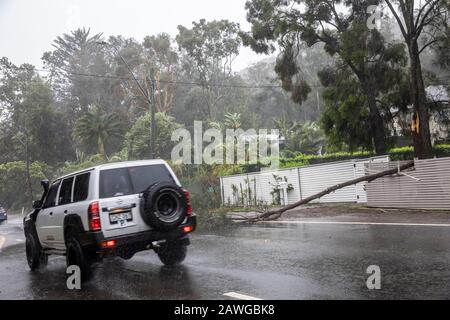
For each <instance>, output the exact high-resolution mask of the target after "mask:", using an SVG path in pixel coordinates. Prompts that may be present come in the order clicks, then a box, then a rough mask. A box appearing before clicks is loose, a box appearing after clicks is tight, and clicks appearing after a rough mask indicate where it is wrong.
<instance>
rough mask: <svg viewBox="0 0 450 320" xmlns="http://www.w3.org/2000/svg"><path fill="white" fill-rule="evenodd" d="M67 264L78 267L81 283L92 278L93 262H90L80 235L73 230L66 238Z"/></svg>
mask: <svg viewBox="0 0 450 320" xmlns="http://www.w3.org/2000/svg"><path fill="white" fill-rule="evenodd" d="M66 250H67V251H66V263H67V267H69V266H78V267H79V268H80V272H81V281H85V280H88V279H89V277H90V276H91V262H90V261H89V259H88V257H87V255H86V253H85V252H84V251H83V247H82V246H81V244H80V241H79V239H78V235H77V234H76V232H74V231H73V230H71V231H69V232H68V234H67V237H66Z"/></svg>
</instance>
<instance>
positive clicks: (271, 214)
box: [237, 161, 414, 223]
mask: <svg viewBox="0 0 450 320" xmlns="http://www.w3.org/2000/svg"><path fill="white" fill-rule="evenodd" d="M412 167H414V162H413V161H411V162H408V163H406V164H403V165H401V166H400V169H399V168H393V169H389V170H386V171H382V172H378V173H375V174H371V175H367V176H363V177H359V178H356V179H353V180H349V181H347V182H343V183H339V184H337V185H334V186H332V187H329V188H327V189H325V190H323V191H322V192H319V193H317V194H315V195H312V196H310V197H308V198H305V199H303V200H300V201H298V202H296V203H294V204H290V205H288V206H285V207H283V208H281V209H278V210H271V211H267V212H265V213H263V214H260V215H258V216H256V217H252V218H242V219H237V220H244V221H247V222H253V223H254V222H260V221H273V220H276V219H278V218H280V217H281V216H282V215H283V213H285V212H286V211H288V210H292V209H295V208H297V207H299V206H301V205H304V204H307V203H309V202H311V201H313V200H315V199H319V198H322V197H323V196H326V195H327V194H330V193H332V192H334V191H336V190H339V189H342V188H345V187H348V186H352V185H355V184H358V183H360V182H365V181H367V182H371V181H374V180H376V179H379V178H382V177H384V176H388V175H392V174H396V173H398V171H399V170H400V171H404V170H406V169H409V168H412Z"/></svg>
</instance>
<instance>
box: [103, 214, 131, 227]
mask: <svg viewBox="0 0 450 320" xmlns="http://www.w3.org/2000/svg"><path fill="white" fill-rule="evenodd" d="M132 219H133V216H132V215H131V212H123V213H117V214H110V215H109V221H110V222H111V223H119V225H121V226H122V225H125V226H126V223H127V221H131V220H132Z"/></svg>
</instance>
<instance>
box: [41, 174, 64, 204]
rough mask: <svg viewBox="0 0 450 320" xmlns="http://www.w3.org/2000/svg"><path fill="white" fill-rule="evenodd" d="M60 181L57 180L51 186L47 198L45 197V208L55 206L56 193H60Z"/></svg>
mask: <svg viewBox="0 0 450 320" xmlns="http://www.w3.org/2000/svg"><path fill="white" fill-rule="evenodd" d="M60 183H61V181H56V182H54V183H53V184H52V186H51V187H50V190H49V191H48V195H47V198H45V203H44V208H51V207H54V206H55V204H56V195H57V194H58V188H59V185H60Z"/></svg>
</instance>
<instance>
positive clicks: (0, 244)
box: [0, 236, 6, 251]
mask: <svg viewBox="0 0 450 320" xmlns="http://www.w3.org/2000/svg"><path fill="white" fill-rule="evenodd" d="M5 242H6V238H5V237H4V236H0V251H2V248H3V245H4V244H5Z"/></svg>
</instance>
